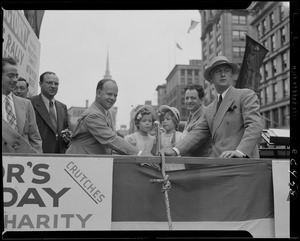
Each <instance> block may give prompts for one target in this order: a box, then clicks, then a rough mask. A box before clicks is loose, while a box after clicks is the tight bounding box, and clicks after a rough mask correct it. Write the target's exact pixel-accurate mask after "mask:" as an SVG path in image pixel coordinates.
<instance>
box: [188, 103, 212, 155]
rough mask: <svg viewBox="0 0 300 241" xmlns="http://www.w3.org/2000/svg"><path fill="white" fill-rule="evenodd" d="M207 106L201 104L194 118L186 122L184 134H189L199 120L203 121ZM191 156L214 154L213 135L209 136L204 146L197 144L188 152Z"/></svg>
mask: <svg viewBox="0 0 300 241" xmlns="http://www.w3.org/2000/svg"><path fill="white" fill-rule="evenodd" d="M205 109H206V107H205V106H204V105H201V106H200V108H199V109H198V110H196V112H195V113H194V115H193V116H192V119H191V120H190V122H189V123H186V125H185V127H184V130H183V134H184V135H187V134H188V133H189V132H191V131H192V130H193V129H194V128H195V127H196V125H197V123H198V122H199V121H201V117H202V116H203V115H204V113H205ZM187 155H190V156H200V157H209V156H211V155H212V148H211V137H208V139H207V141H206V142H205V143H204V144H203V145H202V146H195V147H194V148H193V149H192V150H190V151H189V153H187Z"/></svg>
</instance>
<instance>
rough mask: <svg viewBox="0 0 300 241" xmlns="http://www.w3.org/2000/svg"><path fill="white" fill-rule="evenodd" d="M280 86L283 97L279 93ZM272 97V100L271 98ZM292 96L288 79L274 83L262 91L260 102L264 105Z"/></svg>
mask: <svg viewBox="0 0 300 241" xmlns="http://www.w3.org/2000/svg"><path fill="white" fill-rule="evenodd" d="M278 85H280V91H281V93H280V94H281V95H279V93H278ZM271 95H272V98H271ZM289 95H290V90H289V82H288V79H287V78H286V79H283V80H282V81H279V82H276V83H273V84H271V85H269V86H266V87H264V88H263V89H261V90H260V101H261V104H262V105H266V104H269V103H273V102H276V101H278V100H280V99H284V98H287V97H288V96H289Z"/></svg>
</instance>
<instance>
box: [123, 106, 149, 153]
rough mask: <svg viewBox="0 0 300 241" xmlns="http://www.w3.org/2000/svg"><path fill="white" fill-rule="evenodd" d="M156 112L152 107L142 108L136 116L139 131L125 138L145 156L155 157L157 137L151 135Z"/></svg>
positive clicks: (135, 120) (135, 121)
mask: <svg viewBox="0 0 300 241" xmlns="http://www.w3.org/2000/svg"><path fill="white" fill-rule="evenodd" d="M153 113H155V110H154V109H153V110H152V109H151V106H142V107H141V108H139V109H138V110H137V112H136V114H135V116H134V123H135V125H136V127H137V131H136V132H134V133H132V134H130V135H127V136H125V137H124V139H125V140H126V141H128V142H129V143H130V144H131V145H133V146H136V147H137V148H138V149H139V150H141V151H143V155H145V156H147V155H149V156H153V155H154V153H153V151H154V149H153V148H154V143H155V136H152V135H150V134H149V132H150V131H151V129H152V127H153V123H154V121H155V116H154V114H153Z"/></svg>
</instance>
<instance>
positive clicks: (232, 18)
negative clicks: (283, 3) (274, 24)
mask: <svg viewBox="0 0 300 241" xmlns="http://www.w3.org/2000/svg"><path fill="white" fill-rule="evenodd" d="M199 12H200V16H201V24H202V26H201V30H202V33H201V43H202V59H203V68H204V69H205V67H206V66H207V65H208V62H209V60H210V59H211V58H213V57H214V56H218V55H224V56H226V57H227V58H228V60H229V61H230V62H233V63H236V64H239V65H241V63H242V62H243V56H244V52H245V44H246V36H245V34H247V35H249V36H250V37H251V36H253V30H252V28H251V27H250V24H249V23H250V22H251V21H252V16H251V15H250V14H249V11H248V10H246V9H245V10H243V9H242V10H235V9H234V10H199ZM237 77H238V73H236V75H235V76H234V80H235V81H236V80H237ZM202 85H203V87H204V91H205V100H204V104H205V105H208V104H209V103H211V102H212V101H213V100H214V98H215V96H216V92H215V89H214V85H213V84H211V83H210V82H208V81H207V80H205V79H203V83H202ZM234 85H235V83H234Z"/></svg>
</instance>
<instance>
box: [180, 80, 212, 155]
mask: <svg viewBox="0 0 300 241" xmlns="http://www.w3.org/2000/svg"><path fill="white" fill-rule="evenodd" d="M184 90H185V96H184V101H185V105H186V108H187V110H188V111H189V112H190V114H189V116H188V119H187V122H186V124H185V126H184V130H183V134H184V135H187V134H188V133H189V132H191V131H192V130H193V129H194V128H195V126H196V125H197V123H198V122H199V121H200V119H201V117H202V116H203V115H204V112H205V109H206V107H205V106H204V104H203V98H204V89H203V87H202V85H188V86H186V87H185V88H184ZM211 153H212V149H211V137H208V140H207V141H206V142H205V144H203V146H201V148H197V147H195V148H194V150H190V151H189V154H190V155H191V156H200V157H208V156H211Z"/></svg>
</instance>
